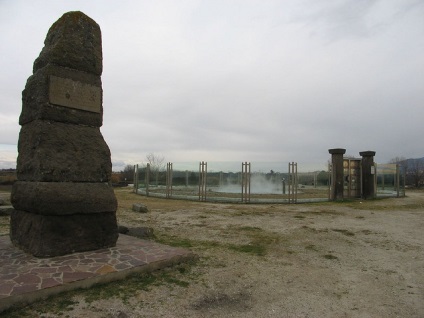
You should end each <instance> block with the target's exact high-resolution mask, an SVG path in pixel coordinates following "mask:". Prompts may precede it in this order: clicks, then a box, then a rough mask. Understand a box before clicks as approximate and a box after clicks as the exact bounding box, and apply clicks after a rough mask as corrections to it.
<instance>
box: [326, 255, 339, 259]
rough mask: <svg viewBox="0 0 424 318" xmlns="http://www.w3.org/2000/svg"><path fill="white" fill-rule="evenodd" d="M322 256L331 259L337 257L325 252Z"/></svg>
mask: <svg viewBox="0 0 424 318" xmlns="http://www.w3.org/2000/svg"><path fill="white" fill-rule="evenodd" d="M322 257H324V258H325V259H331V260H336V259H339V258H338V257H337V256H334V255H332V254H325V255H323V256H322Z"/></svg>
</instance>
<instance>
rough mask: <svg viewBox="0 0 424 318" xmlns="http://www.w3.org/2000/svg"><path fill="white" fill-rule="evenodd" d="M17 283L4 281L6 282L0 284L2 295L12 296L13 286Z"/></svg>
mask: <svg viewBox="0 0 424 318" xmlns="http://www.w3.org/2000/svg"><path fill="white" fill-rule="evenodd" d="M15 285H16V284H15V283H13V282H4V283H2V284H0V295H2V296H10V294H11V292H12V290H13V287H14V286H15Z"/></svg>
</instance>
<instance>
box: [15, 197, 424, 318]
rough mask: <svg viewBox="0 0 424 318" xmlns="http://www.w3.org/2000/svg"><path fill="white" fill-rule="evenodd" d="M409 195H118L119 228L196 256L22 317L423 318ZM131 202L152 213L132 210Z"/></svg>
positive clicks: (420, 220)
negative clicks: (104, 293) (237, 198)
mask: <svg viewBox="0 0 424 318" xmlns="http://www.w3.org/2000/svg"><path fill="white" fill-rule="evenodd" d="M407 195H408V197H406V198H401V199H385V200H375V201H367V202H362V203H361V202H359V201H355V202H350V203H320V204H299V205H240V204H234V205H231V204H212V203H199V202H186V201H173V200H164V199H154V198H146V197H140V196H135V195H133V194H131V193H129V192H128V190H117V196H118V201H119V213H118V218H119V222H120V224H124V225H127V226H130V227H131V226H149V227H152V228H153V229H154V233H155V235H156V239H157V240H159V241H161V242H164V243H168V244H174V245H178V246H185V247H189V248H190V249H192V250H193V251H195V252H196V253H197V254H198V255H199V260H198V261H197V262H196V263H195V264H193V265H190V266H181V267H178V268H174V269H170V270H168V271H165V272H163V273H160V274H157V278H158V279H157V280H156V282H155V283H153V284H150V285H149V286H148V288H142V287H141V285H140V288H135V291H134V288H132V289H131V294H130V295H128V294H127V295H119V296H116V295H114V296H112V297H104V299H99V300H95V301H89V300H88V297H89V296H87V292H80V293H77V294H72V295H68V296H65V297H68V298H69V297H71V298H72V299H73V301H72V305H70V306H68V307H65V309H59V310H56V312H55V311H54V310H52V309H51V310H49V309H48V308H49V307H48V306H49V305H48V302H45V303H40V304H38V305H33V306H32V307H30V308H28V309H27V311H25V313H28V314H31V313H32V314H34V313H37V314H38V315H40V316H41V317H59V316H62V317H82V316H87V317H120V318H125V317H244V318H246V317H255V318H256V317H423V316H424V235H423V228H424V193H423V192H410V193H407ZM134 202H142V203H144V204H146V205H147V206H148V207H149V209H150V212H149V213H147V214H139V213H136V212H133V211H131V205H132V203H134ZM120 284H122V285H123V286H125V284H130V282H121V283H120ZM137 284H140V282H138V283H137ZM131 287H134V286H131ZM102 288H103V289H107V288H116V285H115V286H114V287H108V286H104V287H102ZM59 300H60V299H57V300H56V301H59ZM50 301H51V300H50ZM42 311H44V314H40V313H41V312H42ZM20 313H21V314H22V311H21V312H20Z"/></svg>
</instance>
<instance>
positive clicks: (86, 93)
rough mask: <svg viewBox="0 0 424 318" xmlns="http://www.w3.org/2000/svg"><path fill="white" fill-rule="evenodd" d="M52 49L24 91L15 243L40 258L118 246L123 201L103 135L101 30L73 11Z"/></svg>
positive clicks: (57, 29)
mask: <svg viewBox="0 0 424 318" xmlns="http://www.w3.org/2000/svg"><path fill="white" fill-rule="evenodd" d="M44 44H45V46H44V48H43V49H42V51H41V53H40V55H39V57H38V58H37V59H36V60H35V62H34V67H33V75H31V76H30V77H29V78H28V80H27V83H26V86H25V89H24V91H23V92H22V112H21V115H20V118H19V124H20V125H21V126H22V127H21V131H20V134H19V142H18V153H19V155H18V159H17V177H18V181H17V182H15V184H14V186H13V189H12V196H11V198H12V204H13V207H14V211H13V212H12V214H11V229H10V238H11V241H12V243H13V244H14V245H15V246H17V247H19V248H21V249H22V250H24V251H26V252H28V253H30V254H32V255H34V256H37V257H50V256H57V255H64V254H69V253H73V252H81V251H88V250H95V249H100V248H106V247H111V246H115V244H116V241H117V239H118V226H117V221H116V209H117V201H116V197H115V194H114V192H113V189H112V187H111V186H110V185H109V184H108V182H109V181H110V177H111V173H112V164H111V158H110V150H109V147H108V146H107V144H106V142H105V140H104V139H103V136H102V134H101V132H100V127H101V126H102V123H103V106H102V97H103V92H102V82H101V74H102V69H103V66H102V40H101V31H100V27H99V25H98V24H97V23H96V22H95V21H93V20H92V19H91V18H89V17H88V16H86V15H85V14H84V13H82V12H68V13H65V14H64V15H63V16H62V17H61V18H60V19H59V20H57V21H56V22H55V23H54V24H53V25H52V26H51V28H50V30H49V31H48V34H47V37H46V39H45V42H44Z"/></svg>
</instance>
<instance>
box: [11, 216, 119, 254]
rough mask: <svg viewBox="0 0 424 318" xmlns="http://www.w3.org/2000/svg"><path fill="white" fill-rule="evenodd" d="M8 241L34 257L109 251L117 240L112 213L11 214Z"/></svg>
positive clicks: (114, 217) (116, 229)
mask: <svg viewBox="0 0 424 318" xmlns="http://www.w3.org/2000/svg"><path fill="white" fill-rule="evenodd" d="M10 225H11V227H10V239H11V241H12V243H13V244H14V245H15V246H17V247H19V248H21V249H22V250H24V251H26V252H28V253H31V254H32V255H34V256H36V257H52V256H59V255H65V254H70V253H74V252H83V251H91V250H96V249H101V248H108V247H113V246H115V245H116V241H117V239H118V227H117V226H116V216H115V213H114V212H104V213H97V214H75V215H65V216H63V215H61V216H57V215H40V214H34V213H28V212H25V211H17V210H14V211H13V212H12V215H11V222H10Z"/></svg>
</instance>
